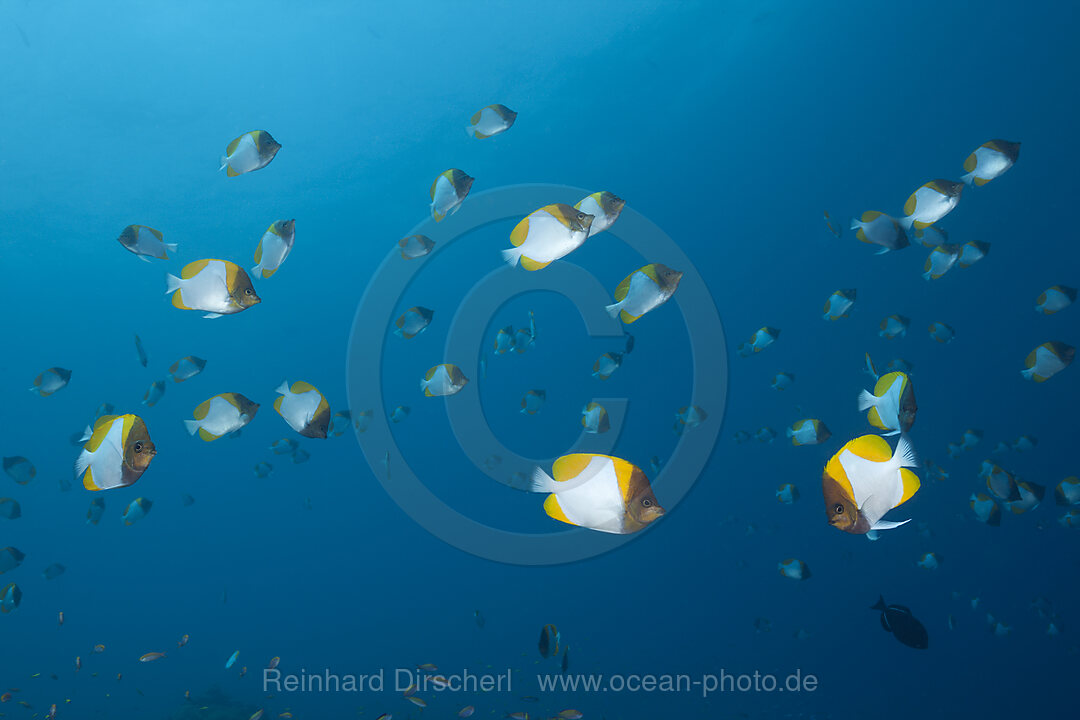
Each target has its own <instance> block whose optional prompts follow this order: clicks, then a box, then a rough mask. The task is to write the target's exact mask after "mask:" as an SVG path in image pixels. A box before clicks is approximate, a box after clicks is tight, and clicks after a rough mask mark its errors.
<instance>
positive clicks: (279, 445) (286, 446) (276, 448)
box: [270, 438, 300, 455]
mask: <svg viewBox="0 0 1080 720" xmlns="http://www.w3.org/2000/svg"><path fill="white" fill-rule="evenodd" d="M298 447H300V443H299V441H297V440H293V439H292V438H281V439H280V440H275V441H274V442H272V443H270V450H271V451H273V453H274V454H275V455H291V454H292V452H293V450H295V449H296V448H298Z"/></svg>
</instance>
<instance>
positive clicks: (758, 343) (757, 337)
mask: <svg viewBox="0 0 1080 720" xmlns="http://www.w3.org/2000/svg"><path fill="white" fill-rule="evenodd" d="M779 337H780V331H779V330H777V329H776V328H771V327H768V326H766V327H763V328H761V329H760V330H757V331H756V332H755V333H754V334H753V335H751V336H750V339H749V340H748V341H747V342H744V343H743V344H742V345H740V346H739V354H740V355H742V356H743V357H747V356H749V355H753V354H754V353H759V352H761V351H762V350H764V349H765V348H767V347H769V346H770V345H772V344H773V343H774V342H776V339H777V338H779Z"/></svg>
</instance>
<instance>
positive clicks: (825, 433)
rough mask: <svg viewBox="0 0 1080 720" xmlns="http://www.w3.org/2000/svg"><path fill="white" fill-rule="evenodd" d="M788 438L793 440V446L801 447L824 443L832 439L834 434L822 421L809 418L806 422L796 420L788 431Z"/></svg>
mask: <svg viewBox="0 0 1080 720" xmlns="http://www.w3.org/2000/svg"><path fill="white" fill-rule="evenodd" d="M787 436H788V437H789V438H791V444H792V445H795V446H796V447H797V446H799V445H818V444H820V443H823V442H825V441H826V440H828V439H829V438H830V437H832V432H831V431H830V430H829V428H828V426H826V425H825V423H823V422H822V421H820V420H817V419H815V418H808V419H806V420H796V421H795V422H794V423H792V425H791V427H789V428H788V429H787Z"/></svg>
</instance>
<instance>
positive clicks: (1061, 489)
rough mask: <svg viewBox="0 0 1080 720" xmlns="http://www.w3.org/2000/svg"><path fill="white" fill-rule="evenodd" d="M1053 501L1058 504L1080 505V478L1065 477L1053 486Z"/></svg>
mask: <svg viewBox="0 0 1080 720" xmlns="http://www.w3.org/2000/svg"><path fill="white" fill-rule="evenodd" d="M1054 502H1056V503H1057V504H1058V505H1080V478H1078V477H1076V476H1075V475H1073V476H1072V477H1067V478H1065V479H1064V480H1062V481H1061V482H1059V483H1058V484H1057V487H1056V488H1054Z"/></svg>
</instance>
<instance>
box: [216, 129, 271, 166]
mask: <svg viewBox="0 0 1080 720" xmlns="http://www.w3.org/2000/svg"><path fill="white" fill-rule="evenodd" d="M226 166H228V167H231V168H232V169H233V170H235V171H236V172H237V173H239V174H241V175H243V174H244V173H246V172H251V171H252V170H258V169H259V168H261V167H262V166H263V160H262V158H261V157H259V147H258V145H256V144H255V137H254V136H253V135H252V134H251V133H249V132H248V133H244V134H243V135H242V136H241V137H240V142H238V143H237V144H236V148H234V149H233V151H232V153H231V154H229V155H228V156H224V157H222V158H221V169H222V170H224V169H225V167H226Z"/></svg>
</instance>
